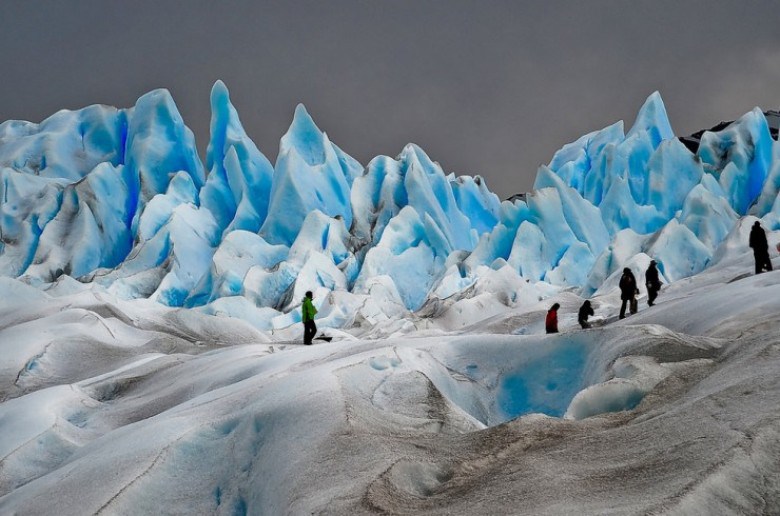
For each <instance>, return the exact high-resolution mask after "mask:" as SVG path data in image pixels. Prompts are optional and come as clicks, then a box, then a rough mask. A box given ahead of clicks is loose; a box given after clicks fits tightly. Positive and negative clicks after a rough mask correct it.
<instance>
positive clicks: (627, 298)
mask: <svg viewBox="0 0 780 516" xmlns="http://www.w3.org/2000/svg"><path fill="white" fill-rule="evenodd" d="M638 293H639V289H637V288H636V277H635V276H634V273H633V272H631V269H629V268H628V267H626V268H625V269H623V275H622V276H621V277H620V300H621V301H622V303H621V304H620V317H619V319H625V317H626V305H628V304H629V303H630V307H631V308H630V309H631V313H632V314H635V313H636V312H637V306H636V305H637V302H636V297H635V296H636V295H637V294H638Z"/></svg>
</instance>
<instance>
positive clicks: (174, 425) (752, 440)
mask: <svg viewBox="0 0 780 516" xmlns="http://www.w3.org/2000/svg"><path fill="white" fill-rule="evenodd" d="M750 266H751V263H750V257H747V256H744V255H743V256H739V255H738V254H730V255H726V256H724V257H723V259H722V260H721V261H720V262H719V263H718V264H717V265H716V266H715V267H713V268H712V269H711V270H710V271H708V272H706V273H703V274H700V275H697V276H694V277H692V278H690V279H687V280H683V281H679V282H676V283H675V284H673V285H671V286H670V287H669V288H667V289H665V290H664V291H663V292H662V295H661V298H660V303H659V304H658V305H657V306H655V307H653V308H649V309H644V308H643V310H642V311H641V312H640V313H639V314H638V315H636V316H632V317H629V318H628V319H626V320H625V321H621V322H619V323H617V322H616V323H613V324H610V325H608V326H606V327H604V328H600V329H594V330H590V331H566V332H564V333H562V334H560V335H554V336H546V335H539V334H536V335H500V334H491V333H489V328H488V326H487V325H484V326H482V330H483V331H482V332H481V333H480V332H479V331H476V330H478V329H479V327H476V328H473V329H472V333H470V334H464V335H440V336H434V337H430V336H429V337H423V336H422V335H423V334H422V333H418V334H417V335H414V334H412V335H409V336H408V337H405V338H397V339H390V340H380V341H370V340H354V338H353V339H352V340H340V341H338V340H337V341H334V342H332V343H329V344H319V345H315V346H313V347H311V348H304V347H303V346H297V345H290V344H271V343H267V342H263V336H262V334H261V333H260V332H257V331H256V330H254V329H253V328H251V327H250V326H248V325H241V324H239V323H237V322H236V321H234V320H228V319H221V318H214V317H208V316H203V315H199V314H197V313H196V312H194V311H192V310H186V309H169V308H164V307H161V306H160V305H158V304H156V303H154V302H151V301H142V300H137V301H133V302H127V301H122V300H119V299H115V298H113V297H112V296H110V295H109V294H106V293H103V292H100V291H99V289H89V288H86V289H85V288H84V287H83V286H80V285H79V284H78V283H75V282H73V281H72V280H68V279H67V278H65V277H63V279H62V280H60V281H59V282H58V283H57V284H55V285H54V286H53V287H52V288H50V289H49V290H48V291H46V292H42V291H40V290H38V289H34V288H31V287H29V286H27V285H24V284H23V283H21V282H19V281H17V280H11V279H4V280H2V281H3V283H2V287H3V290H4V292H8V293H10V294H11V295H12V296H13V302H10V303H9V302H7V300H4V301H3V302H2V306H0V348H2V353H3V356H5V357H7V359H6V360H5V361H4V362H3V363H4V367H3V369H2V370H0V394H1V395H2V400H3V402H2V403H0V428H2V431H3V432H2V435H3V438H2V440H0V458H1V459H0V460H2V465H3V467H2V470H1V471H0V512H3V513H8V514H31V513H35V514H54V513H56V514H60V515H67V514H85V513H108V514H116V513H134V514H139V513H189V514H212V513H216V514H224V513H227V514H279V513H290V514H302V513H311V512H316V513H326V514H346V513H349V514H370V513H379V512H392V513H397V514H398V513H401V514H404V513H406V514H409V513H420V512H425V513H435V514H474V513H492V514H498V513H506V512H512V513H517V514H561V513H568V512H574V511H576V512H578V513H580V514H604V513H613V514H636V513H646V512H657V513H670V514H691V513H695V512H701V513H709V514H728V513H740V514H743V513H753V512H757V513H761V512H763V513H774V512H777V511H778V510H780V491H778V486H780V468H779V467H778V464H780V431H778V426H777V421H778V418H780V402H779V401H778V400H780V382H778V380H777V372H778V371H780V339H779V338H778V335H780V318H778V316H777V314H778V313H780V295H778V294H780V272H773V273H767V274H762V275H759V276H748V277H743V272H744V271H745V270H749V269H750ZM739 278H741V279H739ZM735 279H736V280H735ZM734 280H735V281H734ZM567 295H571V294H567ZM560 299H561V301H562V302H564V303H571V304H574V305H576V303H577V302H576V301H575V300H574V299H570V300H569V301H567V299H569V298H567V297H566V296H563V297H561V298H560ZM614 303H615V295H614V294H612V293H609V294H606V295H604V296H596V297H595V298H594V304H595V305H596V306H597V311H598V314H599V315H600V316H610V315H614V313H615V311H616V307H615V306H614ZM525 316H529V319H528V320H535V319H538V318H539V317H540V314H539V313H537V312H535V311H531V312H522V311H521V312H516V313H515V314H514V317H515V319H511V320H514V321H518V320H519V319H517V318H518V317H520V318H522V317H525ZM437 321H439V322H440V323H441V324H444V325H446V324H447V323H446V321H444V320H438V319H434V320H432V322H433V323H434V324H436V323H437ZM510 326H511V324H510ZM563 326H564V327H565V328H569V322H568V321H565V322H564V325H563ZM681 330H682V331H685V332H686V333H681V332H680V331H681ZM531 333H533V331H532V332H531ZM225 345H229V347H223V346H225ZM623 409H629V410H627V411H624V410H623ZM614 411H617V412H614ZM543 414H546V415H543ZM564 414H565V415H566V418H561V417H560V416H563V415H564ZM518 415H521V416H522V415H525V416H524V417H520V418H516V416H518ZM550 416H556V417H550Z"/></svg>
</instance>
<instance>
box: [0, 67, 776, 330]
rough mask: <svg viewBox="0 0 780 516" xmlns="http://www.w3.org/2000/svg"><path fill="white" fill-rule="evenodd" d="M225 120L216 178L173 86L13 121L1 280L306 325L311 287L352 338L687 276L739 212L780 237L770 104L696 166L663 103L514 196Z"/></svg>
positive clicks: (223, 98) (299, 120)
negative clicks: (628, 280)
mask: <svg viewBox="0 0 780 516" xmlns="http://www.w3.org/2000/svg"><path fill="white" fill-rule="evenodd" d="M211 110H212V119H211V135H210V139H209V143H208V148H207V152H206V163H205V166H204V165H203V164H202V163H201V161H200V158H199V157H198V153H197V150H196V148H195V141H194V137H193V135H192V132H191V131H190V130H189V129H188V128H187V126H186V125H185V123H184V121H183V119H182V117H181V115H180V114H179V112H178V110H177V108H176V105H175V103H174V101H173V99H172V98H171V96H170V94H169V93H168V92H167V91H166V90H155V91H152V92H150V93H148V94H146V95H144V96H142V97H141V98H140V99H139V100H138V102H137V103H136V105H135V106H134V107H132V108H129V109H116V108H112V107H107V106H90V107H87V108H84V109H82V110H78V111H60V112H58V113H56V114H54V115H53V116H51V117H50V118H48V119H47V120H44V121H43V122H41V123H40V124H33V123H30V122H20V121H8V122H5V123H3V124H0V274H2V275H5V276H12V277H22V278H24V279H25V280H26V281H28V282H30V283H33V284H36V283H42V282H43V283H45V282H48V281H52V280H53V279H55V278H57V277H58V276H60V275H62V274H68V275H71V276H73V277H76V278H80V279H81V280H82V281H95V282H98V283H100V284H102V285H104V286H106V287H107V288H109V289H110V290H112V291H113V292H116V293H118V294H119V295H121V296H123V297H128V298H133V297H151V298H153V299H155V300H157V301H159V302H161V303H163V304H167V305H173V306H189V307H200V306H204V305H205V308H204V310H205V311H207V312H208V313H227V314H228V315H230V314H234V315H239V316H241V317H244V318H248V319H252V322H253V324H255V325H256V326H257V327H263V328H271V327H283V326H285V325H289V324H291V323H294V322H296V321H297V320H298V319H299V314H298V313H297V312H296V311H295V308H296V307H297V306H298V304H299V303H300V298H301V297H302V295H303V292H305V291H306V290H314V291H316V293H317V294H316V297H317V299H318V303H319V306H320V308H322V309H323V310H324V311H323V313H324V314H326V315H324V316H323V317H324V318H326V319H328V320H329V321H331V322H332V323H333V324H336V325H349V324H359V323H362V322H368V323H372V321H373V322H376V321H377V320H378V319H377V318H378V317H379V318H381V317H383V316H386V315H387V314H390V313H393V314H397V313H398V310H399V308H398V307H401V309H402V310H411V311H414V310H418V309H421V308H423V307H428V308H426V310H429V311H430V310H431V309H432V308H431V306H433V305H432V304H431V303H434V304H435V302H436V301H437V300H441V299H443V298H452V299H458V298H463V297H469V296H472V295H475V292H476V291H477V290H480V291H482V290H484V288H494V289H495V288H498V289H499V290H501V289H502V288H503V287H500V286H499V284H504V285H514V284H517V285H525V284H530V285H533V284H536V283H538V284H539V285H547V286H545V287H540V288H529V289H525V288H523V289H520V290H518V291H517V292H514V294H512V295H510V293H509V292H503V290H502V292H501V294H500V297H501V299H503V301H502V302H504V303H506V304H508V305H510V306H511V305H513V304H517V303H523V302H526V301H527V300H526V299H525V298H524V296H526V295H531V294H526V292H528V293H531V292H533V296H534V298H535V296H537V294H538V292H540V291H542V292H549V291H550V290H549V288H550V286H552V288H553V289H555V288H572V287H574V288H576V289H580V290H581V292H582V293H583V294H585V295H589V294H590V293H592V292H594V291H595V290H597V289H599V288H601V286H602V285H604V284H610V281H612V280H611V278H613V277H614V275H615V274H616V273H617V271H620V270H621V269H622V268H623V267H624V266H626V265H627V264H628V265H631V264H633V265H632V266H634V265H635V266H636V267H639V266H640V265H641V264H645V263H646V262H647V261H648V260H649V259H650V258H653V259H655V260H656V261H658V262H659V265H660V268H661V271H662V273H663V275H664V278H665V279H666V280H667V281H673V280H676V279H680V278H683V277H686V276H690V275H692V274H696V273H697V272H699V271H701V270H703V269H704V268H706V267H707V266H708V265H709V264H711V263H712V261H713V259H715V256H716V254H717V252H718V248H719V246H721V243H722V242H723V241H724V239H726V237H727V235H729V234H730V232H732V231H733V229H734V227H735V224H736V222H737V221H738V219H739V218H740V217H741V216H743V215H746V214H750V215H754V216H757V217H760V218H762V219H763V221H764V223H765V225H766V227H767V229H780V201H778V191H779V190H780V147H778V144H777V142H775V141H774V140H773V138H772V137H771V134H770V132H769V129H768V126H767V122H766V119H765V118H764V115H763V114H762V113H761V111H760V110H758V109H755V110H753V111H751V112H750V113H747V114H746V115H744V116H743V117H742V118H740V119H739V120H737V121H735V122H734V123H732V124H731V125H730V126H728V127H727V128H725V129H723V130H721V131H719V132H706V133H705V134H704V135H703V136H702V138H701V146H700V148H699V150H698V151H697V153H696V154H692V153H691V152H690V151H688V149H687V148H686V147H685V146H684V145H682V144H681V143H680V142H679V141H678V140H677V139H676V138H675V137H674V133H673V131H672V128H671V124H670V123H669V119H668V116H667V114H666V109H665V106H664V103H663V101H662V99H661V96H660V95H659V94H658V93H657V92H656V93H653V94H652V95H650V97H648V99H647V101H646V102H645V103H644V105H643V106H642V107H641V109H640V110H639V113H638V115H637V118H636V120H635V122H634V123H633V125H631V127H630V129H629V130H628V131H627V132H624V129H623V127H624V126H623V123H622V122H618V123H616V124H613V125H610V126H608V127H606V128H604V129H601V130H599V131H594V132H592V133H589V134H587V135H585V136H583V137H581V138H579V139H577V140H576V141H574V142H572V143H569V144H566V145H564V146H563V147H562V148H561V149H560V150H559V151H558V152H556V153H555V154H554V156H553V157H552V159H551V161H550V163H549V164H547V165H545V166H542V167H540V169H539V171H538V173H537V178H536V182H535V185H534V190H533V191H532V192H530V193H528V194H527V196H525V198H524V200H517V201H515V202H508V201H505V202H503V203H501V202H499V199H498V197H497V196H496V195H495V194H493V193H492V192H490V190H489V189H488V187H487V185H486V183H485V181H484V180H483V179H482V178H481V177H479V176H475V177H470V176H459V177H456V176H455V175H453V174H446V173H445V171H444V170H443V169H442V168H441V166H440V165H439V164H438V163H436V162H435V161H433V160H432V159H431V158H430V157H429V156H428V155H427V154H426V153H425V152H424V151H423V150H422V149H421V148H420V147H418V146H416V145H414V144H409V145H407V146H406V147H404V148H403V149H402V151H401V152H400V154H399V155H398V156H397V157H395V158H392V157H389V156H378V157H376V158H374V159H373V160H371V161H370V162H369V163H368V165H367V166H366V167H365V168H364V167H363V166H362V165H361V164H360V163H358V162H357V161H356V160H355V159H353V158H351V157H350V156H349V155H348V154H347V153H345V152H344V151H343V150H342V149H341V148H339V147H338V146H337V145H336V144H334V143H332V142H331V141H330V139H329V138H328V136H327V134H326V133H325V132H323V131H322V130H320V128H319V127H318V126H317V125H316V124H315V122H314V120H313V119H312V117H311V116H310V115H309V113H308V112H307V111H306V109H305V108H304V107H303V105H299V106H298V107H297V108H296V109H295V114H294V116H293V121H292V124H291V126H290V128H289V130H288V131H287V133H286V134H285V135H284V136H283V137H282V139H281V143H280V147H279V153H278V156H277V158H276V163H275V165H271V163H270V162H269V160H268V159H267V158H266V157H265V156H264V155H263V153H262V152H261V151H260V150H259V149H258V148H257V146H256V145H255V144H254V143H253V142H252V140H251V138H250V137H249V136H248V135H247V134H246V131H245V130H244V129H243V126H242V124H241V121H240V119H239V116H238V112H237V110H236V108H235V107H234V106H233V104H232V102H231V100H230V95H229V92H228V90H227V87H226V86H225V85H224V84H223V83H222V82H221V81H217V83H216V84H215V85H214V87H213V89H212V92H211ZM509 276H512V278H515V279H512V278H510V277H509ZM493 277H495V278H499V277H500V278H501V280H500V281H494V280H493V279H491V278H493ZM477 285H481V286H480V287H479V289H476V287H475V286H477ZM484 285H491V286H490V287H484ZM504 290H505V289H504ZM353 312H355V313H353ZM361 321H362V322H361Z"/></svg>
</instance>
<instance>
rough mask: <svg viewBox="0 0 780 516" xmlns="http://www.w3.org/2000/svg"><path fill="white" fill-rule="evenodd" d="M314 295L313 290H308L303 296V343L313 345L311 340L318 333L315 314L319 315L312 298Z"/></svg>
mask: <svg viewBox="0 0 780 516" xmlns="http://www.w3.org/2000/svg"><path fill="white" fill-rule="evenodd" d="M313 297H314V295H313V294H312V293H311V290H309V291H308V292H306V296H305V297H304V298H303V303H302V304H301V319H302V320H303V343H304V344H306V345H307V346H308V345H311V341H312V339H313V338H314V335H316V334H317V325H316V324H314V316H315V315H317V309H316V308H314V305H313V304H312V302H311V300H312V298H313Z"/></svg>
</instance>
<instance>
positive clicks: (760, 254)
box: [750, 221, 772, 274]
mask: <svg viewBox="0 0 780 516" xmlns="http://www.w3.org/2000/svg"><path fill="white" fill-rule="evenodd" d="M750 247H752V248H753V257H754V258H755V259H756V274H761V273H762V272H764V271H765V270H767V271H771V270H772V261H771V260H770V259H769V244H768V243H767V241H766V233H765V232H764V228H762V227H761V223H760V222H758V221H756V222H755V224H753V227H752V228H751V230H750Z"/></svg>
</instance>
